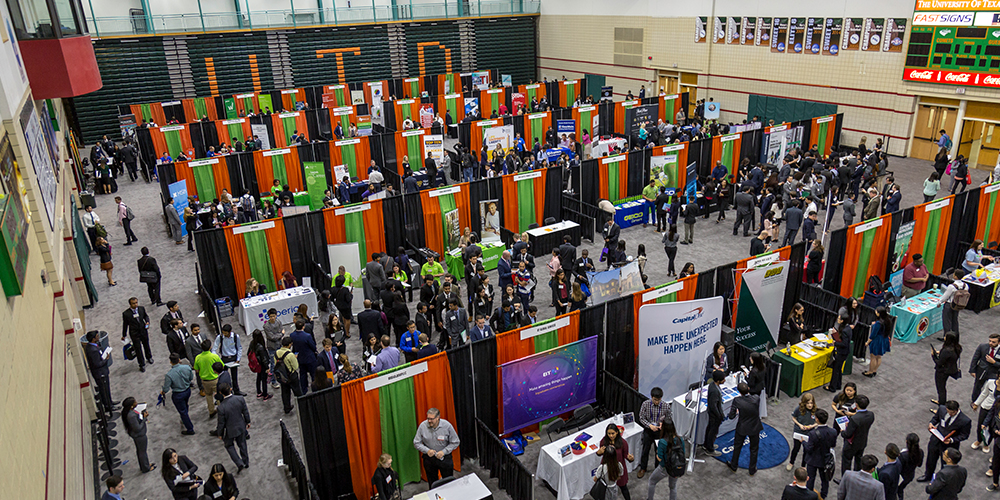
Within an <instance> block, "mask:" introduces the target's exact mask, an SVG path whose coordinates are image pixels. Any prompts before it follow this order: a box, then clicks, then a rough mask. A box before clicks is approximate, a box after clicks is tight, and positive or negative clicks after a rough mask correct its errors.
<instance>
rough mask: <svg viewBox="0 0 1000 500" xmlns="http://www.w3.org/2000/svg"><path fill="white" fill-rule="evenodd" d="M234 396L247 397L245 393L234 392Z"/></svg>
mask: <svg viewBox="0 0 1000 500" xmlns="http://www.w3.org/2000/svg"><path fill="white" fill-rule="evenodd" d="M234 394H236V395H237V396H243V397H246V395H247V393H245V392H236V393H234Z"/></svg>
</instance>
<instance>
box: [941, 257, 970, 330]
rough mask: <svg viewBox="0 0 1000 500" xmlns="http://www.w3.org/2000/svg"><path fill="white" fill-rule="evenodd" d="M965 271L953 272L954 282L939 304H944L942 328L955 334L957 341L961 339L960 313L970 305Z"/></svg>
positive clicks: (945, 291)
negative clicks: (959, 327)
mask: <svg viewBox="0 0 1000 500" xmlns="http://www.w3.org/2000/svg"><path fill="white" fill-rule="evenodd" d="M964 277H965V271H963V270H962V269H955V270H954V271H953V272H952V275H951V278H952V280H953V281H952V282H951V284H949V285H948V286H947V287H945V289H944V293H943V294H941V298H939V299H938V304H944V307H942V308H941V327H942V329H943V330H944V331H945V332H954V333H955V337H956V339H957V338H959V337H960V332H959V329H958V312H959V311H961V310H962V309H965V307H966V306H967V305H968V304H969V297H970V293H969V285H968V284H967V283H965V282H964V281H962V278H964Z"/></svg>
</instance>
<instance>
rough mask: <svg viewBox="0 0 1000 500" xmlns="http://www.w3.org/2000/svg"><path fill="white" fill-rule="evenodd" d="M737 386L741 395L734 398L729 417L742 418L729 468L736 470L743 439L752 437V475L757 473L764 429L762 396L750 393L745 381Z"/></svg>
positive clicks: (737, 425) (737, 423) (738, 425)
mask: <svg viewBox="0 0 1000 500" xmlns="http://www.w3.org/2000/svg"><path fill="white" fill-rule="evenodd" d="M736 388H737V389H738V390H739V391H740V397H738V398H736V399H734V400H733V403H732V407H730V408H729V418H736V416H737V415H739V417H740V419H739V420H738V421H737V422H736V436H735V438H734V440H733V458H732V460H730V462H729V470H731V471H733V472H736V469H738V468H739V463H740V450H742V449H743V440H744V439H746V438H748V437H749V438H750V467H749V469H750V475H751V476H752V475H754V474H756V473H757V449H758V448H759V447H760V431H762V430H764V424H762V423H761V422H760V396H758V395H756V394H750V386H749V385H747V384H746V383H745V382H740V384H739V385H738V386H736Z"/></svg>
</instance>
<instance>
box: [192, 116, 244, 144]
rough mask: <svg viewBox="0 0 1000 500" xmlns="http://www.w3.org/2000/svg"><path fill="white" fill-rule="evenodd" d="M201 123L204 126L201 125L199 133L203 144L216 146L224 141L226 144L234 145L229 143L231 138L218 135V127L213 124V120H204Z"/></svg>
mask: <svg viewBox="0 0 1000 500" xmlns="http://www.w3.org/2000/svg"><path fill="white" fill-rule="evenodd" d="M203 125H204V126H202V127H201V135H202V138H203V140H204V141H205V144H207V145H212V146H218V145H219V144H221V143H223V142H225V143H226V144H229V145H230V146H234V147H235V145H234V144H230V141H231V139H232V138H231V137H219V128H218V127H216V126H215V122H205V123H203ZM192 140H194V138H192ZM206 149H207V148H206ZM216 149H218V148H216Z"/></svg>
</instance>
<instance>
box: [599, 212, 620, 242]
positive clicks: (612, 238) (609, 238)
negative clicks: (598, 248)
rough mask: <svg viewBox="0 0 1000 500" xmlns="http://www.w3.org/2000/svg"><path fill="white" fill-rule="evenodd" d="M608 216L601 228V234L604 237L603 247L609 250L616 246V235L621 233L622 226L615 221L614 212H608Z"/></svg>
mask: <svg viewBox="0 0 1000 500" xmlns="http://www.w3.org/2000/svg"><path fill="white" fill-rule="evenodd" d="M608 217H609V218H608V221H607V222H605V223H604V229H602V230H601V236H602V237H603V238H604V248H607V249H608V251H609V252H610V251H611V250H614V249H615V248H618V235H619V234H621V231H622V228H621V227H620V226H619V225H618V223H616V222H615V216H614V213H611V214H608Z"/></svg>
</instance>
